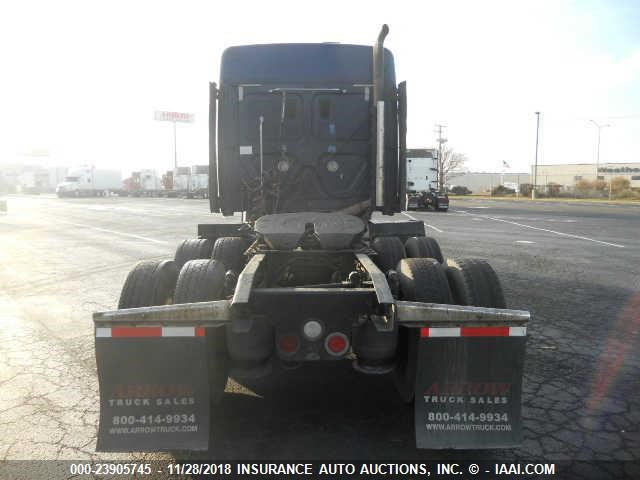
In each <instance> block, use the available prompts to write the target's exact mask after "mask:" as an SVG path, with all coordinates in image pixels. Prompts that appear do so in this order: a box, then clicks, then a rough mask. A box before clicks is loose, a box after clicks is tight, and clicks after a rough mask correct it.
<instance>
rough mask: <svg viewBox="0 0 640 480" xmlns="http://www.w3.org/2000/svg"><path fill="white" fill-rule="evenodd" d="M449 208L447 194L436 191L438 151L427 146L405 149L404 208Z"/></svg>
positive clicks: (443, 209)
mask: <svg viewBox="0 0 640 480" xmlns="http://www.w3.org/2000/svg"><path fill="white" fill-rule="evenodd" d="M429 207H431V208H433V209H434V210H441V211H446V210H448V209H449V196H448V195H447V194H446V192H439V191H438V151H437V150H435V149H429V148H415V149H408V150H407V199H406V205H405V209H406V210H412V209H414V210H418V209H427V208H429Z"/></svg>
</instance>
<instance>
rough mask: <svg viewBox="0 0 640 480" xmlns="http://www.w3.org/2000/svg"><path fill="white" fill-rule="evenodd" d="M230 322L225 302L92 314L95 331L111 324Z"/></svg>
mask: <svg viewBox="0 0 640 480" xmlns="http://www.w3.org/2000/svg"><path fill="white" fill-rule="evenodd" d="M230 321H231V310H230V307H229V302H228V301H227V300H216V301H213V302H198V303H179V304H175V305H159V306H155V307H140V308H123V309H121V310H111V311H108V312H96V313H94V314H93V323H94V324H95V326H96V328H100V327H109V326H114V325H118V326H119V325H154V326H157V325H160V326H178V327H179V326H203V327H204V326H216V325H220V324H222V323H227V322H230Z"/></svg>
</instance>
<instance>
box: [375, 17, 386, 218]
mask: <svg viewBox="0 0 640 480" xmlns="http://www.w3.org/2000/svg"><path fill="white" fill-rule="evenodd" d="M388 34H389V27H388V26H387V25H386V24H384V25H383V26H382V29H381V30H380V34H379V35H378V40H376V43H375V45H374V46H373V104H374V106H375V109H376V110H375V111H376V114H375V122H374V123H375V133H376V134H375V152H376V168H375V172H376V181H375V206H376V208H384V204H385V198H384V100H382V98H383V92H384V45H383V44H384V39H385V38H386V36H387V35H388Z"/></svg>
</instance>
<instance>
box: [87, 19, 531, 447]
mask: <svg viewBox="0 0 640 480" xmlns="http://www.w3.org/2000/svg"><path fill="white" fill-rule="evenodd" d="M387 33H388V28H387V26H386V25H385V26H383V28H382V30H381V32H380V34H379V36H378V39H377V41H376V43H375V45H374V46H373V48H372V47H371V46H361V45H341V44H333V43H331V44H274V45H248V46H238V47H230V48H228V49H227V50H226V51H225V52H224V54H223V56H222V65H221V74H220V86H219V87H218V85H216V84H215V83H211V84H210V109H209V146H210V150H209V155H210V158H209V203H210V210H211V212H214V213H221V214H222V215H225V216H230V215H233V214H234V213H235V212H244V213H243V221H236V222H235V223H207V224H199V225H198V226H197V238H193V239H188V240H185V241H184V242H182V243H181V244H180V245H179V246H178V248H177V250H176V252H175V255H174V257H173V258H170V259H169V258H168V259H165V260H146V261H142V262H140V263H139V264H137V265H136V266H135V267H134V268H133V269H132V270H131V272H130V273H129V274H128V276H127V278H126V281H125V283H124V286H123V288H122V293H121V296H120V300H119V303H118V308H117V309H116V310H112V311H106V312H98V313H95V314H94V316H93V320H94V324H95V333H96V339H95V346H96V361H97V366H98V376H99V384H100V426H99V432H98V445H97V449H98V450H101V451H153V450H206V449H208V448H209V438H210V433H211V432H210V428H211V422H210V419H211V411H212V408H216V407H213V406H212V405H214V404H216V403H217V402H219V401H220V399H221V398H222V397H223V395H225V385H226V384H227V381H228V379H230V378H231V379H233V380H235V381H236V382H238V383H241V384H242V382H243V381H244V379H247V378H257V377H266V376H268V375H270V374H271V371H272V365H273V364H274V363H276V362H284V363H286V364H289V365H290V364H292V363H295V364H300V365H302V368H304V366H305V365H307V364H310V363H316V362H348V363H349V364H351V365H352V366H353V368H354V369H355V370H357V371H358V372H360V373H362V374H365V375H391V376H392V377H393V379H394V384H395V386H396V389H397V392H398V395H399V396H400V397H401V398H402V399H403V400H404V401H405V402H407V403H408V404H409V405H412V406H407V408H413V409H414V411H415V438H416V445H417V447H418V448H496V447H511V446H515V445H517V444H518V443H519V442H520V440H521V435H522V425H521V423H522V422H521V415H520V408H521V407H520V404H521V401H520V395H521V383H522V370H523V359H524V348H525V342H526V326H527V321H528V319H529V313H528V312H526V311H519V310H508V309H506V304H505V299H504V295H503V293H502V289H501V287H500V283H499V280H498V277H497V275H496V273H495V271H494V270H493V269H492V268H491V266H490V265H489V264H488V263H487V262H486V261H484V260H481V259H459V258H458V259H445V258H444V257H443V254H442V252H441V250H440V247H439V245H438V243H437V242H436V241H435V240H434V239H433V238H430V237H428V236H426V234H425V233H426V232H425V226H424V224H423V223H422V222H419V221H414V220H409V219H408V218H405V217H403V216H402V215H401V214H400V212H401V210H402V209H403V208H404V203H405V198H406V182H407V174H406V143H405V137H406V112H407V104H406V98H407V97H406V84H405V83H404V82H402V83H399V84H397V83H396V78H395V68H394V59H393V55H392V54H391V52H390V51H388V50H386V49H384V48H383V41H384V39H385V37H386V35H387ZM449 398H455V399H456V401H455V402H449V401H448V400H447V399H449ZM440 399H444V400H440ZM457 399H460V400H459V401H458V400H457ZM496 399H498V400H496ZM371 401H372V402H375V401H376V399H375V398H372V399H371ZM387 408H389V406H388V405H384V404H382V403H381V404H380V414H381V415H384V412H385V409H387ZM256 434H258V432H256ZM408 434H409V432H408Z"/></svg>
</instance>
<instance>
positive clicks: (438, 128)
mask: <svg viewBox="0 0 640 480" xmlns="http://www.w3.org/2000/svg"><path fill="white" fill-rule="evenodd" d="M443 128H447V126H446V125H441V124H439V123H436V130H434V132H435V133H437V134H438V190H440V191H442V190H444V159H443V158H442V144H443V143H445V142H446V141H447V139H446V138H442V129H443Z"/></svg>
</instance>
